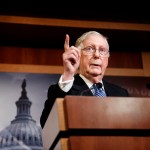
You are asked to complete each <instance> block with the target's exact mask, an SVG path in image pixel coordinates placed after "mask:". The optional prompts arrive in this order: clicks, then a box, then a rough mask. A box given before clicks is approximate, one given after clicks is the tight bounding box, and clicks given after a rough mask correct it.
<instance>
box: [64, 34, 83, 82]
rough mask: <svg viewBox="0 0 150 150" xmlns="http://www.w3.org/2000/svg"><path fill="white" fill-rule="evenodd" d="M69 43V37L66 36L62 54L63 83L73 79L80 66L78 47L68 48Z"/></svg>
mask: <svg viewBox="0 0 150 150" xmlns="http://www.w3.org/2000/svg"><path fill="white" fill-rule="evenodd" d="M69 41H70V38H69V35H68V34H66V38H65V43H64V53H63V55H62V57H63V65H64V73H63V81H65V80H71V79H73V76H74V74H75V73H76V72H77V70H78V68H79V64H80V51H81V50H80V47H78V48H77V47H75V46H69Z"/></svg>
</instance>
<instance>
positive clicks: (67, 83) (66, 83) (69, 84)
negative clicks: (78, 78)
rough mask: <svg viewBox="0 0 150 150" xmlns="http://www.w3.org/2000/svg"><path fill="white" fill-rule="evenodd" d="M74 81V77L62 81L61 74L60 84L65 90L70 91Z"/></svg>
mask: <svg viewBox="0 0 150 150" xmlns="http://www.w3.org/2000/svg"><path fill="white" fill-rule="evenodd" d="M73 81H74V78H73V79H72V80H67V81H62V75H61V77H60V79H59V82H58V85H59V87H60V88H61V89H62V90H63V91H64V92H68V91H69V90H70V89H71V87H72V85H73Z"/></svg>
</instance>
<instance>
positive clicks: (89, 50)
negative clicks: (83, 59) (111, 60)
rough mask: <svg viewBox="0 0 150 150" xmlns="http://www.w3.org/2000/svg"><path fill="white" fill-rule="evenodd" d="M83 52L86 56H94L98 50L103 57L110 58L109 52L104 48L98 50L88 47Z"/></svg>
mask: <svg viewBox="0 0 150 150" xmlns="http://www.w3.org/2000/svg"><path fill="white" fill-rule="evenodd" d="M82 50H83V51H84V54H85V55H93V54H94V53H95V52H96V50H98V51H99V53H100V55H101V56H102V57H108V56H109V50H108V49H104V48H100V49H96V48H95V47H92V46H88V47H85V48H83V49H82Z"/></svg>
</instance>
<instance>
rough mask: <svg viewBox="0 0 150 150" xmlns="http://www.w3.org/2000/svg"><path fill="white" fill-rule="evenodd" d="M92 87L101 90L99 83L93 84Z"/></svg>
mask: <svg viewBox="0 0 150 150" xmlns="http://www.w3.org/2000/svg"><path fill="white" fill-rule="evenodd" d="M94 87H95V88H98V89H101V88H102V83H100V82H99V83H95V84H94Z"/></svg>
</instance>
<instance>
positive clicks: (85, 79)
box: [79, 74, 104, 89]
mask: <svg viewBox="0 0 150 150" xmlns="http://www.w3.org/2000/svg"><path fill="white" fill-rule="evenodd" d="M79 76H80V77H81V78H82V79H83V80H84V82H85V83H86V84H87V86H88V87H89V88H91V87H92V86H93V83H92V82H91V81H90V80H88V79H87V78H86V77H84V76H83V75H82V74H79ZM100 83H102V88H103V89H104V85H103V82H102V81H100Z"/></svg>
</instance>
